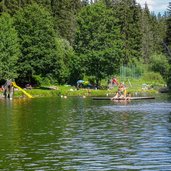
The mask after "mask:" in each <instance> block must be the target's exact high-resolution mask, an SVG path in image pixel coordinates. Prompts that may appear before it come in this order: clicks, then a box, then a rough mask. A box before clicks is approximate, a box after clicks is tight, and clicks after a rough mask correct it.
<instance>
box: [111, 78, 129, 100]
mask: <svg viewBox="0 0 171 171" xmlns="http://www.w3.org/2000/svg"><path fill="white" fill-rule="evenodd" d="M112 84H115V85H116V86H117V87H118V90H117V92H116V94H115V96H114V97H112V98H111V100H116V99H129V97H130V95H129V94H127V91H126V86H125V85H124V83H122V82H121V83H119V82H118V81H117V79H116V77H114V78H113V79H112Z"/></svg>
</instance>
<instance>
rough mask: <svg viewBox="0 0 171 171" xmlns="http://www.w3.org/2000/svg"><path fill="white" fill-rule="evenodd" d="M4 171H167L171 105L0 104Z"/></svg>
mask: <svg viewBox="0 0 171 171" xmlns="http://www.w3.org/2000/svg"><path fill="white" fill-rule="evenodd" d="M0 103H1V104H0V170H59V171H60V170H80V171H82V170H85V171H87V170H92V171H94V170H96V171H100V170H145V169H147V170H168V169H169V168H171V162H170V161H171V130H170V128H171V122H170V117H171V101H170V99H169V98H165V99H162V100H160V99H159V100H155V101H148V102H147V101H138V102H130V103H127V104H125V103H115V102H109V101H92V100H91V99H88V98H86V99H83V98H81V97H78V98H77V97H73V98H67V99H63V98H35V99H14V100H11V101H10V100H1V101H0Z"/></svg>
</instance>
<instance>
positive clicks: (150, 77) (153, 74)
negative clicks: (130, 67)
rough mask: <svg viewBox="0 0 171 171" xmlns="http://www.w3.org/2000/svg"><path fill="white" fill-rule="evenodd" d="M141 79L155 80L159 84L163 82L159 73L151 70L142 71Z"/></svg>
mask: <svg viewBox="0 0 171 171" xmlns="http://www.w3.org/2000/svg"><path fill="white" fill-rule="evenodd" d="M142 79H143V80H145V81H147V82H157V83H160V84H164V80H163V77H162V76H161V74H160V73H156V72H152V71H151V72H146V73H144V74H143V77H142Z"/></svg>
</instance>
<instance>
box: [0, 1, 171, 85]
mask: <svg viewBox="0 0 171 171" xmlns="http://www.w3.org/2000/svg"><path fill="white" fill-rule="evenodd" d="M0 40H1V41H0V80H1V82H3V80H6V79H12V80H15V81H16V82H17V84H19V85H25V84H27V83H31V84H32V85H41V84H52V85H55V84H57V85H64V84H70V85H74V84H75V83H76V82H77V80H80V79H85V78H86V79H87V80H89V81H90V82H94V83H95V84H96V85H100V84H101V81H102V80H104V79H108V78H110V77H112V76H113V75H117V74H119V73H120V70H121V67H125V68H126V69H129V68H131V67H132V66H134V72H135V73H136V74H134V75H136V77H139V76H141V75H143V74H146V75H149V76H151V78H153V77H157V78H158V79H163V80H164V81H165V82H166V83H167V85H168V87H170V88H171V3H169V4H168V8H167V9H166V12H165V13H164V14H160V13H159V14H155V13H154V12H150V11H149V8H148V5H147V4H145V7H143V8H142V7H141V6H140V4H138V3H137V2H136V0H94V1H92V0H91V1H89V0H10V1H9V0H1V2H0ZM127 76H129V74H128V75H127Z"/></svg>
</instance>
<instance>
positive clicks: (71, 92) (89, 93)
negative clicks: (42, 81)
mask: <svg viewBox="0 0 171 171" xmlns="http://www.w3.org/2000/svg"><path fill="white" fill-rule="evenodd" d="M25 91H26V92H27V93H29V94H30V95H32V96H33V97H34V98H35V97H58V96H59V97H74V96H78V97H79V96H83V97H94V96H96V97H100V96H103V97H105V96H109V97H110V96H111V97H112V96H114V95H115V93H116V92H117V89H116V88H114V89H111V90H99V89H97V90H94V89H79V90H77V89H74V88H71V87H70V88H58V89H56V90H55V89H48V90H47V89H41V88H35V89H32V90H25ZM127 93H129V94H131V96H151V95H155V94H159V93H160V92H159V90H158V89H156V90H155V89H151V90H142V89H136V90H131V89H130V90H127ZM2 96H3V95H1V97H2ZM25 96H26V95H24V94H23V93H22V92H21V91H19V90H15V91H14V97H25Z"/></svg>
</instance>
